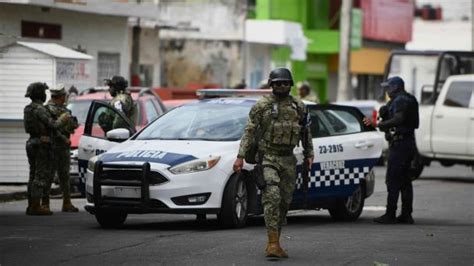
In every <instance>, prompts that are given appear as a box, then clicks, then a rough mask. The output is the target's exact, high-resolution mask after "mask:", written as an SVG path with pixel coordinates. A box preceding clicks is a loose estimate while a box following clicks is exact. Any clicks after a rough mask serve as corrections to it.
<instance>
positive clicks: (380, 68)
mask: <svg viewBox="0 0 474 266" xmlns="http://www.w3.org/2000/svg"><path fill="white" fill-rule="evenodd" d="M389 56H390V50H388V49H383V48H370V47H364V48H361V49H359V50H357V51H352V52H351V73H352V74H375V75H383V73H384V70H385V64H386V63H387V61H388V58H389ZM328 65H329V67H328V69H329V71H330V72H337V71H338V65H339V56H338V55H337V54H334V55H331V56H329V59H328Z"/></svg>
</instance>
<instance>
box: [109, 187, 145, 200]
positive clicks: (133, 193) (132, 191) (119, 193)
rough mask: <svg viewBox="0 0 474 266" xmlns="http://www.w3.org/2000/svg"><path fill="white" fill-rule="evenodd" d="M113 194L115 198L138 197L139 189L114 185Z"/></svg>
mask: <svg viewBox="0 0 474 266" xmlns="http://www.w3.org/2000/svg"><path fill="white" fill-rule="evenodd" d="M114 195H115V197H117V198H140V197H141V189H140V188H131V187H115V188H114Z"/></svg>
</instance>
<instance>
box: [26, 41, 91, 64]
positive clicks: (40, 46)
mask: <svg viewBox="0 0 474 266" xmlns="http://www.w3.org/2000/svg"><path fill="white" fill-rule="evenodd" d="M17 44H19V45H21V46H24V47H28V48H30V49H33V50H36V51H38V52H41V53H44V54H47V55H50V56H52V57H56V58H68V59H82V60H90V59H92V58H93V57H92V56H90V55H88V54H84V53H81V52H78V51H74V50H72V49H69V48H67V47H64V46H61V45H59V44H56V43H41V42H17Z"/></svg>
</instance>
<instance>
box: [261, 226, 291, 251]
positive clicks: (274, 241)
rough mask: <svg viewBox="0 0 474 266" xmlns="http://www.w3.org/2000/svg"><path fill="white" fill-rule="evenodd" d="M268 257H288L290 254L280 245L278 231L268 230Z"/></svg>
mask: <svg viewBox="0 0 474 266" xmlns="http://www.w3.org/2000/svg"><path fill="white" fill-rule="evenodd" d="M266 252H267V257H274V258H288V254H286V252H285V251H284V250H283V249H282V248H281V247H280V240H279V236H278V231H276V230H269V231H268V245H267V249H266Z"/></svg>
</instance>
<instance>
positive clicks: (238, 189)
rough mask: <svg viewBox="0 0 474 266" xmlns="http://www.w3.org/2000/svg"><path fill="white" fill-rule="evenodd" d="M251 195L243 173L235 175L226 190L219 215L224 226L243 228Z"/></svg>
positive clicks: (219, 220) (218, 217) (220, 222)
mask: <svg viewBox="0 0 474 266" xmlns="http://www.w3.org/2000/svg"><path fill="white" fill-rule="evenodd" d="M248 207H249V195H248V187H247V183H246V181H245V179H244V176H243V175H233V176H232V177H231V178H230V180H229V182H228V183H227V186H226V188H225V190H224V195H223V197H222V206H221V211H220V213H219V214H218V215H217V219H218V222H219V225H220V226H221V227H223V228H241V227H244V226H245V224H246V222H247V217H248Z"/></svg>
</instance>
